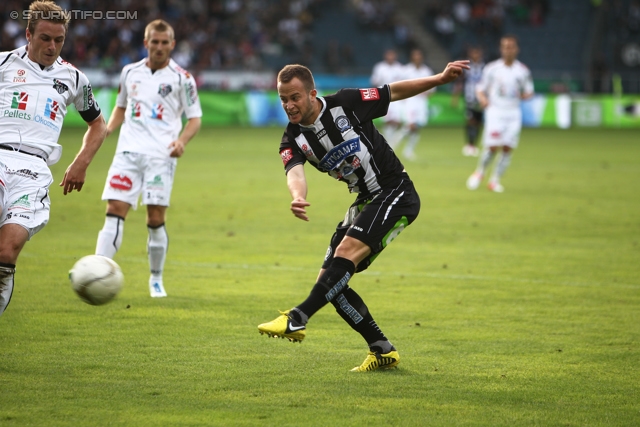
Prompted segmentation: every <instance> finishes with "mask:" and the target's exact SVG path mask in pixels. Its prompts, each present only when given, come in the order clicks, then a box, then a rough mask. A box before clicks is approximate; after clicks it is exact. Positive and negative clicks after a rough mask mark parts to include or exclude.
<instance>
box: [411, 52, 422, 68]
mask: <svg viewBox="0 0 640 427" xmlns="http://www.w3.org/2000/svg"><path fill="white" fill-rule="evenodd" d="M422 59H423V58H422V52H420V51H419V50H412V51H411V63H412V64H414V65H415V66H418V65H422Z"/></svg>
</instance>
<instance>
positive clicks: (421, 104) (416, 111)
mask: <svg viewBox="0 0 640 427" xmlns="http://www.w3.org/2000/svg"><path fill="white" fill-rule="evenodd" d="M404 122H405V123H406V124H408V125H417V126H426V125H427V123H428V122H429V101H428V100H426V99H424V98H423V97H419V96H418V97H416V96H414V97H413V98H407V99H405V100H404Z"/></svg>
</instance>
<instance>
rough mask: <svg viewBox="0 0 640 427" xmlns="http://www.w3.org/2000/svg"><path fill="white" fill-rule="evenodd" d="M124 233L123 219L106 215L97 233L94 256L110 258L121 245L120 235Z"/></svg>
mask: <svg viewBox="0 0 640 427" xmlns="http://www.w3.org/2000/svg"><path fill="white" fill-rule="evenodd" d="M123 233H124V218H122V217H119V216H116V215H110V214H107V217H106V218H105V220H104V226H103V227H102V230H100V232H99V233H98V243H97V244H96V255H102V256H106V257H108V258H112V259H113V257H114V256H115V254H116V252H118V249H120V246H121V245H122V235H123Z"/></svg>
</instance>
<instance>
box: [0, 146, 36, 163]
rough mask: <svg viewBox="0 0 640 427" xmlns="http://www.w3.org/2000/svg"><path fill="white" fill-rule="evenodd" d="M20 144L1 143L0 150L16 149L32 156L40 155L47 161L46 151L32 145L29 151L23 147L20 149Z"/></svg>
mask: <svg viewBox="0 0 640 427" xmlns="http://www.w3.org/2000/svg"><path fill="white" fill-rule="evenodd" d="M18 146H19V145H18V144H0V150H7V151H15V152H17V153H22V154H28V155H30V156H34V157H38V158H40V159H42V160H44V161H45V162H46V161H47V155H46V153H45V152H44V151H42V150H39V149H37V148H32V147H30V150H29V151H27V150H24V149H22V148H20V149H19V148H18ZM31 150H33V151H31Z"/></svg>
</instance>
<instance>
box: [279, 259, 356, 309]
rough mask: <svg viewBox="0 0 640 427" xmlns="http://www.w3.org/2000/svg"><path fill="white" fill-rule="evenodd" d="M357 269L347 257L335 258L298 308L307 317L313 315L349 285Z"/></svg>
mask: <svg viewBox="0 0 640 427" xmlns="http://www.w3.org/2000/svg"><path fill="white" fill-rule="evenodd" d="M355 271H356V266H355V265H354V264H353V262H351V261H349V260H348V259H346V258H340V257H336V258H334V259H333V261H332V262H331V265H330V266H329V267H328V268H327V269H326V270H325V272H324V273H323V274H322V276H320V279H319V280H318V283H316V284H315V285H314V286H313V289H311V293H310V294H309V296H308V297H307V299H306V300H304V302H303V303H302V304H300V305H298V306H297V307H296V308H297V309H298V310H300V311H301V312H303V313H304V314H306V315H307V317H311V316H313V315H314V314H315V313H316V312H317V311H318V310H320V309H321V308H322V307H324V306H325V305H326V304H327V303H328V302H329V301H331V300H333V299H334V298H335V297H336V296H337V295H338V294H339V293H340V292H341V291H342V290H343V289H344V288H345V287H347V286H348V283H349V279H350V278H351V276H353V273H354V272H355ZM292 311H293V310H292ZM292 314H293V313H292ZM296 314H297V313H296ZM296 320H298V319H296Z"/></svg>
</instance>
